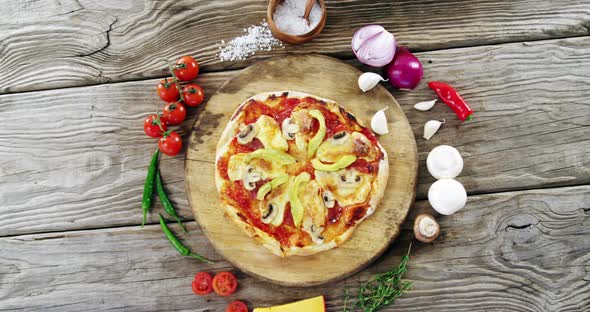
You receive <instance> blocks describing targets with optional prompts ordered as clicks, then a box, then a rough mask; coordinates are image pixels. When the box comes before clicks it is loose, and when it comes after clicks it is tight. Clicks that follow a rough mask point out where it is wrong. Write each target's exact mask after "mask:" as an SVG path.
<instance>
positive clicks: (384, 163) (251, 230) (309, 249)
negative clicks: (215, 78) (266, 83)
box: [215, 91, 389, 257]
mask: <svg viewBox="0 0 590 312" xmlns="http://www.w3.org/2000/svg"><path fill="white" fill-rule="evenodd" d="M285 92H287V93H288V97H289V98H300V99H301V98H305V97H312V98H315V99H316V100H318V101H323V102H325V103H327V106H328V108H329V109H330V110H332V111H333V109H334V108H340V107H341V106H340V105H339V104H338V103H336V102H335V101H333V100H330V99H325V98H321V97H318V96H315V95H311V94H307V93H303V92H297V91H274V92H265V93H260V94H257V95H254V96H252V97H250V98H248V99H247V100H246V101H244V102H243V103H242V104H240V106H238V108H237V109H236V111H235V112H234V114H232V116H231V118H230V122H229V123H228V125H227V126H226V128H225V129H224V131H223V132H222V134H221V138H220V139H219V142H218V144H217V151H216V153H215V185H216V187H217V191H218V192H219V193H221V190H222V188H223V185H224V182H225V180H224V179H223V178H222V177H221V176H220V174H219V170H218V169H217V162H218V161H219V159H220V158H221V157H222V156H223V155H225V154H226V152H227V151H228V149H229V146H230V144H231V142H232V140H233V138H234V134H235V133H236V131H237V130H238V128H239V122H240V120H241V115H243V114H244V112H242V109H243V108H244V107H245V105H247V104H248V103H249V102H250V100H255V101H261V102H265V101H266V99H267V98H268V97H269V96H271V95H274V96H277V97H279V96H282V95H283V94H284V93H285ZM346 112H347V113H350V112H349V111H348V110H346ZM350 114H351V115H352V113H350ZM356 122H357V123H358V124H359V125H361V126H363V127H364V125H363V123H362V122H361V121H360V120H358V119H357V120H356ZM377 145H378V147H379V149H380V150H381V152H382V154H383V158H382V159H381V160H380V161H379V169H378V174H377V177H376V179H374V180H373V182H372V183H373V185H372V189H371V192H370V194H369V196H370V198H369V202H368V204H369V207H368V209H367V212H366V214H365V216H364V217H362V218H361V219H359V220H357V221H356V222H355V224H354V225H353V226H351V227H349V228H348V229H347V230H346V231H344V232H343V233H340V234H339V235H338V236H336V237H335V238H334V239H332V240H330V241H329V242H326V243H322V244H315V243H312V244H311V245H308V246H304V247H297V246H291V247H289V248H283V247H281V245H280V243H279V242H278V241H277V240H276V239H275V238H273V237H272V236H270V235H269V234H268V233H266V232H264V231H262V230H260V229H258V228H257V227H254V226H252V225H250V224H249V223H247V222H245V221H244V220H242V218H240V216H239V213H240V212H239V210H238V209H236V208H235V207H233V206H232V205H229V204H227V203H225V202H222V207H223V208H224V211H225V215H226V217H228V218H229V219H230V220H232V221H233V222H234V223H235V224H236V225H238V226H239V227H240V228H241V229H242V231H244V232H246V233H247V234H248V235H249V236H250V237H252V238H254V239H255V240H256V241H258V242H259V243H260V244H262V245H263V246H264V247H265V248H267V249H268V250H270V251H271V252H272V253H273V254H275V255H277V256H279V257H287V256H309V255H313V254H316V253H319V252H322V251H325V250H329V249H332V248H335V247H337V246H340V245H342V244H343V243H344V242H345V241H346V240H348V239H349V238H350V236H351V235H352V233H353V232H354V230H355V228H356V227H357V226H358V224H360V222H362V221H363V220H364V219H365V218H367V217H369V216H370V215H371V214H373V212H374V211H375V209H376V208H377V205H378V204H379V202H380V201H381V199H382V198H383V196H384V193H385V188H386V185H387V180H388V177H389V161H388V157H387V152H386V151H385V149H384V148H383V146H381V144H380V143H377Z"/></svg>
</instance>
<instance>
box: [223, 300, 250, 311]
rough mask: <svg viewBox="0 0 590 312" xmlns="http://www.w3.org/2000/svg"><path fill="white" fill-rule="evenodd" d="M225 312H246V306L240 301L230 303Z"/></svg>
mask: <svg viewBox="0 0 590 312" xmlns="http://www.w3.org/2000/svg"><path fill="white" fill-rule="evenodd" d="M225 312H248V306H247V305H246V304H245V303H243V302H242V301H240V300H236V301H234V302H232V303H230V304H229V305H228V306H227V308H225Z"/></svg>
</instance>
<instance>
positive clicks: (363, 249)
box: [186, 54, 418, 286]
mask: <svg viewBox="0 0 590 312" xmlns="http://www.w3.org/2000/svg"><path fill="white" fill-rule="evenodd" d="M360 74H361V72H360V71H359V70H358V69H356V68H355V67H353V66H351V65H349V64H346V63H343V62H342V61H339V60H337V59H334V58H331V57H326V56H322V55H315V54H309V55H291V56H286V57H279V58H273V59H270V60H267V61H264V62H260V63H258V64H256V65H252V66H250V67H249V68H247V69H244V70H242V71H241V72H240V73H238V74H236V75H235V76H233V77H232V78H231V79H230V80H228V81H227V82H226V83H225V84H224V85H223V86H221V87H220V88H219V89H218V90H217V92H216V93H215V94H214V95H213V97H212V98H211V99H210V100H209V102H208V103H207V106H206V108H205V110H204V111H203V113H202V114H201V115H200V118H199V120H197V122H196V124H195V128H196V129H195V130H194V131H193V132H192V134H191V137H190V138H189V142H190V145H189V147H188V150H187V154H186V157H187V161H186V189H187V194H186V195H187V197H188V199H189V203H190V205H191V208H192V210H193V213H194V215H195V218H196V219H197V220H198V222H199V225H200V226H201V228H202V229H203V231H204V232H205V235H206V236H207V238H208V239H209V240H210V241H211V243H212V244H213V246H214V247H215V249H216V250H217V251H218V252H219V253H220V254H222V255H223V256H224V258H225V259H227V260H228V261H230V262H231V263H232V264H233V265H234V266H236V267H237V268H239V269H240V270H241V271H244V272H246V273H248V274H251V275H253V276H257V277H259V278H262V279H264V280H267V281H270V282H272V283H276V284H280V285H289V286H311V285H319V284H325V283H329V282H333V281H335V280H340V279H342V278H344V277H346V276H348V275H350V274H353V273H355V272H357V271H359V270H361V269H362V268H363V267H365V266H366V265H368V264H369V263H370V262H371V261H373V260H374V259H375V258H377V257H378V256H379V255H381V254H382V253H383V252H384V251H385V249H387V247H388V246H389V244H390V243H391V241H392V240H393V239H394V238H395V237H397V236H398V234H399V232H400V225H401V224H402V223H403V222H404V220H405V218H406V215H407V213H408V209H409V208H410V206H411V205H412V203H413V202H414V196H415V191H416V178H417V171H418V154H417V151H416V141H415V139H414V135H413V133H412V129H411V128H410V125H409V123H408V120H407V119H406V117H405V115H404V113H403V112H402V110H401V108H400V106H399V104H398V103H397V102H396V101H395V99H394V98H393V97H392V96H391V94H390V93H389V92H388V91H387V90H386V89H385V88H383V87H377V88H375V89H373V91H372V93H371V96H370V97H368V96H366V95H365V94H363V92H362V91H361V90H359V88H358V86H357V85H356V84H348V85H346V84H343V83H342V81H355V80H356V79H357V77H358V76H360ZM283 90H290V91H297V92H304V93H308V94H313V95H316V96H319V97H322V98H326V99H330V100H334V101H336V102H337V103H338V104H340V105H342V106H343V107H344V108H345V109H346V110H347V111H348V112H351V113H352V114H353V115H354V116H355V117H356V118H357V120H358V121H359V122H360V123H361V124H363V125H366V126H368V125H369V123H370V120H371V116H373V114H374V113H375V111H376V110H377V109H380V108H382V107H384V106H387V107H389V109H388V112H389V113H390V114H391V115H392V116H394V118H393V119H391V120H392V122H391V123H390V124H389V128H390V129H391V131H392V132H393V133H395V136H393V135H391V134H389V135H384V136H382V137H381V138H380V140H379V141H380V142H381V145H382V146H383V148H384V149H385V151H386V153H387V156H388V163H389V179H388V181H387V186H386V187H385V186H383V187H385V195H384V196H383V199H382V200H381V203H380V204H379V205H378V206H377V208H376V211H375V212H374V214H373V215H371V216H370V217H369V218H367V219H366V220H364V221H362V223H361V224H360V225H359V226H358V227H357V228H356V229H355V231H354V233H353V235H352V237H351V238H350V239H349V240H348V241H347V242H346V243H345V244H343V245H342V246H340V247H338V248H335V249H331V250H327V251H323V252H321V253H318V254H316V255H311V256H306V257H298V256H292V257H287V258H279V257H277V256H276V255H273V254H272V253H271V252H270V251H269V250H267V249H266V248H264V247H263V246H262V245H260V244H259V243H257V242H256V241H255V240H254V239H252V238H250V237H249V236H248V235H247V234H246V233H244V232H243V231H242V230H240V229H239V228H238V226H237V225H234V224H231V225H234V226H233V227H232V226H231V225H228V223H231V222H232V221H230V220H229V219H228V218H227V217H226V216H225V214H224V210H223V208H222V203H221V202H220V200H219V195H218V192H217V189H216V187H215V184H214V183H213V182H214V181H215V170H216V169H215V165H214V163H212V162H208V161H207V162H204V161H203V160H205V159H210V157H211V155H215V154H216V150H217V143H218V141H219V138H221V136H222V132H223V131H224V130H225V128H226V126H227V124H228V122H229V120H230V118H231V116H232V115H233V114H234V112H235V111H236V109H238V106H239V105H241V104H242V103H244V102H245V101H246V100H247V99H248V98H250V97H252V96H254V95H256V94H259V93H263V92H269V91H283ZM375 102H378V103H380V104H381V107H379V108H376V107H375V105H374V103H375ZM213 119H216V120H218V121H219V122H218V123H217V126H215V127H212V126H209V127H207V129H208V131H209V132H211V134H210V136H211V137H213V138H217V140H213V139H211V140H199V138H200V137H201V133H202V131H200V130H199V129H198V128H200V127H202V123H201V121H203V120H208V121H210V120H213ZM394 139H395V140H394ZM253 255H255V256H253Z"/></svg>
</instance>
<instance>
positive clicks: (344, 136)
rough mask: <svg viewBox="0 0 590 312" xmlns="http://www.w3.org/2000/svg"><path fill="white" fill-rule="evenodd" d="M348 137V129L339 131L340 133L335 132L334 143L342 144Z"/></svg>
mask: <svg viewBox="0 0 590 312" xmlns="http://www.w3.org/2000/svg"><path fill="white" fill-rule="evenodd" d="M346 139H348V132H346V131H342V132H338V133H336V134H334V136H333V137H332V143H333V144H334V145H342V143H344V142H345V141H346Z"/></svg>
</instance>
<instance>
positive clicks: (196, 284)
mask: <svg viewBox="0 0 590 312" xmlns="http://www.w3.org/2000/svg"><path fill="white" fill-rule="evenodd" d="M212 281H213V277H211V274H209V273H207V272H199V273H197V274H196V275H195V279H194V280H193V285H192V287H193V292H194V293H195V294H196V295H199V296H203V295H206V294H208V293H210V292H212V291H213V287H211V283H212Z"/></svg>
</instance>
